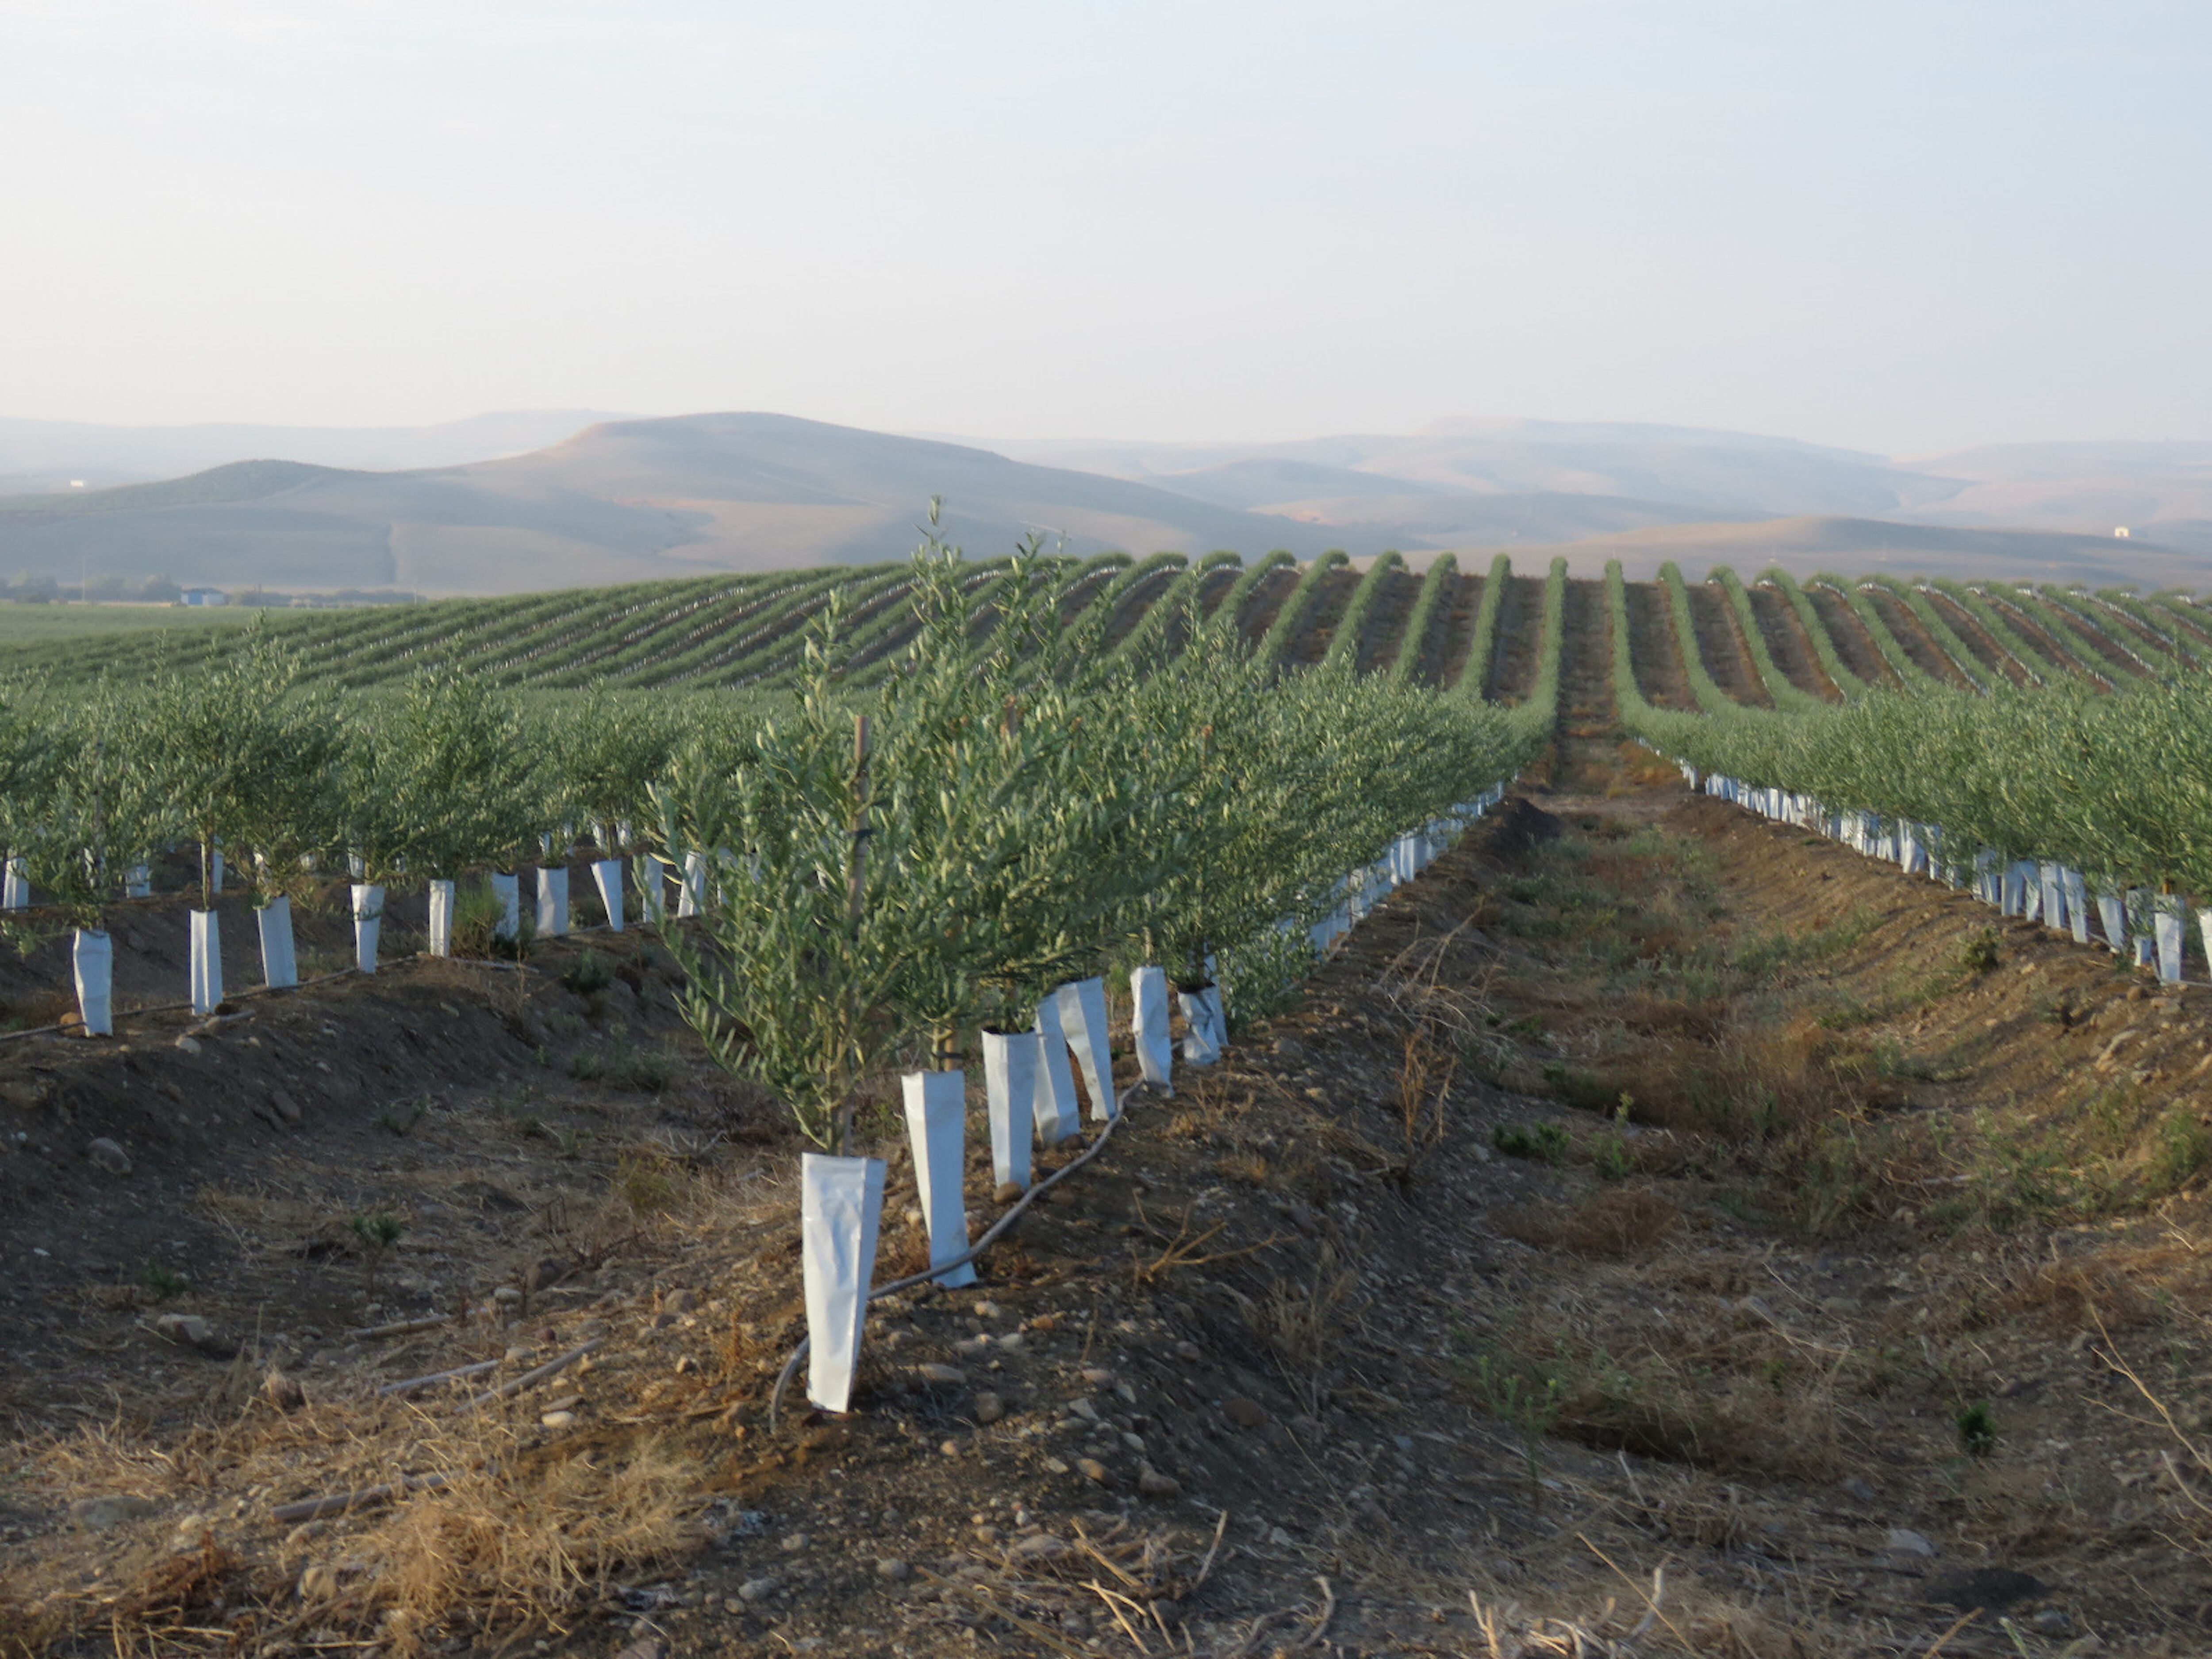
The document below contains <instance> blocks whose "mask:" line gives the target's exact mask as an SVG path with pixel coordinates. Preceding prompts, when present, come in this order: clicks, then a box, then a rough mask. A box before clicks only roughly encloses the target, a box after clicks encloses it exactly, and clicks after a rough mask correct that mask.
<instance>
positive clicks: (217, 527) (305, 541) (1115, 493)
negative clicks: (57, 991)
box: [0, 415, 1334, 593]
mask: <svg viewBox="0 0 2212 1659" xmlns="http://www.w3.org/2000/svg"><path fill="white" fill-rule="evenodd" d="M933 494H942V495H944V496H945V498H946V513H945V530H946V533H947V534H949V535H950V536H951V537H952V538H954V539H955V540H957V541H960V542H961V543H963V544H965V545H967V546H968V547H969V548H970V549H971V550H975V552H977V553H979V554H981V553H1000V552H1004V551H1006V550H1008V549H1010V548H1011V547H1012V545H1013V544H1014V543H1015V542H1016V541H1017V540H1018V538H1020V537H1021V536H1022V535H1024V533H1025V532H1030V531H1035V532H1039V533H1041V534H1042V535H1043V536H1044V537H1045V538H1046V539H1047V541H1048V542H1049V543H1062V542H1064V543H1065V544H1066V547H1067V549H1068V550H1070V551H1072V552H1079V553H1090V552H1096V551H1100V550H1105V549H1109V548H1133V549H1135V550H1139V551H1140V552H1152V551H1155V550H1177V551H1204V550H1210V549H1212V548H1214V547H1231V548H1235V549H1237V550H1241V551H1245V552H1249V553H1252V554H1255V555H1257V554H1259V553H1262V552H1265V551H1267V550H1269V549H1271V548H1274V547H1284V548H1288V549H1289V550H1291V551H1292V552H1295V553H1297V554H1298V555H1299V556H1302V557H1309V556H1312V555H1314V554H1316V553H1319V552H1322V551H1323V550H1326V549H1327V548H1328V547H1329V546H1332V545H1334V538H1332V537H1331V536H1330V535H1329V534H1328V533H1327V532H1324V531H1322V530H1321V529H1318V528H1315V527H1312V526H1305V525H1301V524H1297V523H1296V522H1293V521H1291V520H1285V519H1277V518H1263V517H1260V516H1258V515H1255V514H1251V513H1242V512H1238V511H1236V510H1234V509H1225V508H1222V507H1215V506H1213V505H1212V504H1211V503H1208V502H1204V501H1194V500H1193V499H1191V498H1190V497H1188V496H1185V495H1175V494H1172V493H1170V492H1169V491H1167V490H1164V489H1157V488H1154V487H1152V486H1149V485H1145V484H1139V483H1129V482H1127V481H1125V480H1121V479H1116V478H1104V477H1097V476H1094V475H1091V474H1086V473H1080V472H1071V471H1064V470H1061V469H1057V468H1050V467H1041V466H1033V465H1026V464H1024V463H1022V462H1018V461H1011V460H1008V459H1006V458H1005V457H1004V456H1001V455H995V454H993V453H989V452H988V451H986V450H979V449H974V448H969V447H963V446H960V445H955V444H946V443H938V442H933V441H927V440H923V439H915V438H901V437H894V436H891V435H887V434H884V433H877V432H866V431H861V430H859V429H857V428H850V427H838V426H829V425H825V424H823V423H822V422H815V421H802V420H797V419H793V418H792V417H790V416H781V415H696V416H681V417H678V418H674V419H668V420H652V421H617V422H603V423H601V424H599V425H597V426H593V427H590V428H586V430H584V431H582V432H580V433H578V434H577V435H574V437H572V438H569V439H568V440H567V441H563V442H561V443H557V444H555V445H553V446H552V447H549V448H544V449H540V450H538V451H535V452H533V453H529V454H526V455H520V456H515V457H511V458H507V459H499V460H489V461H480V462H477V463H474V464H471V465H465V466H453V467H440V468H432V469H422V470H414V471H392V472H371V471H338V470H335V469H331V468H325V467H308V466H298V465H289V464H280V463H270V462H252V463H246V464H242V465H236V466H228V467H222V468H218V469H215V470H213V471H209V472H206V473H202V474H198V475H195V476H193V477H187V478H182V479H177V480H173V481H171V482H168V483H161V484H151V485H128V486H123V487H121V488H118V489H106V490H87V491H81V492H80V491H70V492H68V493H67V494H66V495H62V496H59V497H57V496H56V495H53V494H51V493H49V494H46V495H35V496H15V497H0V572H10V573H12V572H26V573H31V574H46V575H51V576H53V577H55V578H56V579H58V580H73V579H74V578H75V577H76V574H77V573H78V572H79V571H80V570H81V569H90V570H93V571H96V572H97V573H99V574H106V575H125V576H145V575H154V574H162V575H167V576H169V577H171V578H173V579H174V580H178V581H180V582H186V583H194V582H206V583H212V584H217V585H222V586H247V585H253V584H258V585H261V586H268V587H276V588H287V589H289V588H332V587H362V588H371V587H400V588H406V589H410V590H412V591H415V592H424V593H505V592H525V591H530V590H534V589H542V588H547V587H557V586H568V585H577V586H586V585H592V584H599V583H607V582H620V581H640V580H653V579H656V578H661V577H671V576H684V575H697V574H705V573H708V572H712V571H743V570H763V569H780V568H790V567H794V566H803V565H817V564H828V563H866V562H874V561H878V560H882V559H890V558H897V557H900V556H903V555H904V554H906V553H907V552H908V551H910V550H912V548H913V546H914V544H915V541H916V539H917V532H916V529H915V526H916V525H917V523H918V522H919V521H920V520H921V518H922V517H923V515H924V513H925V512H926V511H927V503H928V500H929V497H930V496H931V495H933Z"/></svg>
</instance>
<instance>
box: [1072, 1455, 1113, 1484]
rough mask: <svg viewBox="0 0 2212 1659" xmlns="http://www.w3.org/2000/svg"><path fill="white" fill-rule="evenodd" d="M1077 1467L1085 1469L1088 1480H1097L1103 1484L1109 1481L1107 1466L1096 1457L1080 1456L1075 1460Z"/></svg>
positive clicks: (1085, 1477) (1085, 1476)
mask: <svg viewBox="0 0 2212 1659" xmlns="http://www.w3.org/2000/svg"><path fill="white" fill-rule="evenodd" d="M1075 1467H1076V1468H1079V1469H1081V1470H1082V1471H1083V1475H1084V1479H1085V1480H1095V1481H1097V1483H1098V1484H1099V1485H1100V1486H1105V1485H1107V1484H1108V1482H1109V1476H1108V1475H1107V1473H1106V1466H1105V1465H1104V1464H1103V1463H1102V1462H1099V1461H1098V1460H1097V1458H1095V1457H1079V1458H1077V1459H1076V1460H1075Z"/></svg>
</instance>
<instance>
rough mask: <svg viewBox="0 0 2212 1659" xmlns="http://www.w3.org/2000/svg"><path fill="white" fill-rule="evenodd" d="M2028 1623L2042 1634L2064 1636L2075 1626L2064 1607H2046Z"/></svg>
mask: <svg viewBox="0 0 2212 1659" xmlns="http://www.w3.org/2000/svg"><path fill="white" fill-rule="evenodd" d="M2028 1623H2030V1624H2031V1625H2033V1626H2035V1628H2036V1632H2037V1633H2038V1634H2039V1635H2042V1636H2064V1635H2066V1634H2067V1633H2068V1632H2070V1631H2071V1630H2072V1629H2073V1628H2074V1621H2073V1620H2071V1619H2069V1618H2068V1617H2067V1616H2066V1609H2065V1608H2063V1607H2045V1608H2044V1610H2043V1611H2042V1612H2041V1613H2037V1614H2036V1615H2035V1617H2034V1618H2033V1619H2031V1620H2028Z"/></svg>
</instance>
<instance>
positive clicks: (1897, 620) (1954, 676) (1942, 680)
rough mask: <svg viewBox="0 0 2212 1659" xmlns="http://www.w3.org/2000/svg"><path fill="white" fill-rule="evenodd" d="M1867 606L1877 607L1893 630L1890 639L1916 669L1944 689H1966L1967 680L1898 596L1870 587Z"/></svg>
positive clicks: (1867, 594) (1886, 624)
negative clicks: (1963, 687)
mask: <svg viewBox="0 0 2212 1659" xmlns="http://www.w3.org/2000/svg"><path fill="white" fill-rule="evenodd" d="M1866 597H1867V602H1868V603H1869V605H1872V606H1873V607H1874V613H1875V616H1877V617H1881V621H1882V624H1883V626H1884V627H1886V628H1887V629H1889V634H1890V637H1891V638H1892V639H1893V640H1895V641H1897V643H1898V647H1899V649H1900V650H1902V651H1903V652H1904V653H1905V657H1906V658H1907V659H1909V660H1910V661H1911V663H1912V665H1913V666H1915V667H1916V668H1917V669H1919V671H1921V672H1922V673H1923V674H1925V675H1927V676H1928V678H1929V679H1931V680H1935V681H1936V682H1937V683H1938V684H1943V685H1955V686H1963V685H1965V684H1966V676H1965V675H1963V674H1961V673H1960V671H1959V667H1958V665H1957V664H1956V663H1954V662H1953V661H1952V660H1951V659H1950V656H1949V655H1948V653H1946V652H1945V651H1944V649H1943V647H1942V646H1940V645H1938V644H1936V641H1934V640H1932V639H1930V638H1929V635H1928V630H1927V629H1924V628H1923V627H1922V626H1921V625H1920V618H1919V617H1916V616H1914V615H1913V614H1912V612H1911V611H1909V610H1907V609H1906V608H1905V605H1903V603H1901V602H1900V601H1899V599H1898V598H1897V596H1896V595H1895V594H1894V593H1892V592H1888V591H1887V589H1885V588H1880V587H1870V588H1869V589H1867V591H1866Z"/></svg>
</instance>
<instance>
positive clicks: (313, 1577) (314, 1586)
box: [299, 1561, 338, 1601]
mask: <svg viewBox="0 0 2212 1659" xmlns="http://www.w3.org/2000/svg"><path fill="white" fill-rule="evenodd" d="M299 1591H300V1599H301V1601H329V1600H330V1599H331V1597H332V1596H334V1595H337V1593H338V1570H337V1568H336V1567H334V1566H331V1565H330V1564H329V1563H328V1562H326V1561H318V1562H316V1563H315V1564H314V1565H313V1566H311V1567H309V1568H308V1569H307V1571H305V1572H303V1573H301V1575H300V1584H299Z"/></svg>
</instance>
